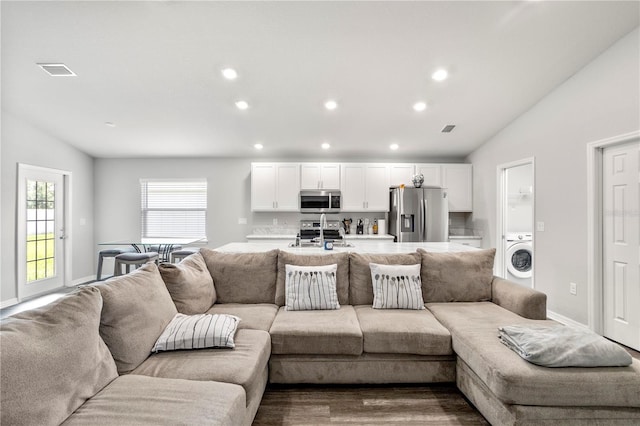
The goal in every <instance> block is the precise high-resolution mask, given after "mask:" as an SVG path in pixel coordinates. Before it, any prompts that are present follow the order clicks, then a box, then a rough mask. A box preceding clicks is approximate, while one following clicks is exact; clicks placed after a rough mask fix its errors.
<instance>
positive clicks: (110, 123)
mask: <svg viewBox="0 0 640 426" xmlns="http://www.w3.org/2000/svg"><path fill="white" fill-rule="evenodd" d="M104 125H105V126H107V127H116V123H112V122H111V121H105V122H104Z"/></svg>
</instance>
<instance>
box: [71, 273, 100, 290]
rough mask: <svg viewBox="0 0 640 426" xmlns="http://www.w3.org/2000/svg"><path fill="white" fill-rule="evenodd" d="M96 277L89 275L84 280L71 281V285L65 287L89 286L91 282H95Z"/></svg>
mask: <svg viewBox="0 0 640 426" xmlns="http://www.w3.org/2000/svg"><path fill="white" fill-rule="evenodd" d="M95 280H96V277H95V276H94V275H87V276H86V277H82V278H78V279H75V280H73V281H71V283H69V284H67V285H65V287H76V286H78V285H80V284H87V283H89V282H91V281H95Z"/></svg>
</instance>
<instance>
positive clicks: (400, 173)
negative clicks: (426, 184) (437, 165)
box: [389, 164, 416, 186]
mask: <svg viewBox="0 0 640 426" xmlns="http://www.w3.org/2000/svg"><path fill="white" fill-rule="evenodd" d="M415 170H416V168H415V165H413V164H390V165H389V176H390V178H389V185H390V186H398V185H401V184H405V185H407V186H411V185H413V181H412V178H413V175H414V174H415Z"/></svg>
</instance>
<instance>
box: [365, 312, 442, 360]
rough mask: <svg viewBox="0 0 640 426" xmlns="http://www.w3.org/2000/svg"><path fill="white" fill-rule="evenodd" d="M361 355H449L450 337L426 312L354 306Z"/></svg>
mask: <svg viewBox="0 0 640 426" xmlns="http://www.w3.org/2000/svg"><path fill="white" fill-rule="evenodd" d="M354 309H355V311H356V314H357V316H358V321H359V322H360V328H361V329H362V335H363V339H364V346H363V348H364V352H366V353H381V354H394V353H395V354H415V355H451V354H452V353H453V351H452V350H451V334H449V331H447V329H446V328H444V327H443V326H442V324H440V323H439V322H438V320H436V319H435V317H434V316H433V314H432V313H431V312H429V311H428V310H422V311H417V310H405V309H373V308H372V307H371V306H354Z"/></svg>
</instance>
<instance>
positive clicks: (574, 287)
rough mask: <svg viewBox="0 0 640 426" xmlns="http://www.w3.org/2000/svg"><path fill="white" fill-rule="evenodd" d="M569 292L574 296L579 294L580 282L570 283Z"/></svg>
mask: <svg viewBox="0 0 640 426" xmlns="http://www.w3.org/2000/svg"><path fill="white" fill-rule="evenodd" d="M569 293H571V294H573V295H574V296H576V295H577V294H578V284H576V283H569Z"/></svg>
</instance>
